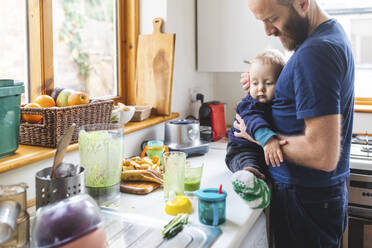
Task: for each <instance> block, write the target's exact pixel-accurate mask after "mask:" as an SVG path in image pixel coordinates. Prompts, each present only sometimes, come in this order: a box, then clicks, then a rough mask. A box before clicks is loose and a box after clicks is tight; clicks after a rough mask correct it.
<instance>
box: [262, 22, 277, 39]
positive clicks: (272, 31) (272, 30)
mask: <svg viewBox="0 0 372 248" xmlns="http://www.w3.org/2000/svg"><path fill="white" fill-rule="evenodd" d="M264 25H265V32H266V35H267V36H270V35H273V34H275V32H276V28H275V27H274V26H273V25H272V24H271V23H269V22H264Z"/></svg>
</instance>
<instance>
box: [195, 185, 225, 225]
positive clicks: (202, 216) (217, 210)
mask: <svg viewBox="0 0 372 248" xmlns="http://www.w3.org/2000/svg"><path fill="white" fill-rule="evenodd" d="M195 195H196V196H197V197H198V198H199V203H198V208H199V221H200V222H201V223H203V224H206V225H212V226H218V225H220V224H222V223H224V222H225V221H226V196H227V193H226V191H225V190H222V193H221V194H218V189H217V188H206V189H200V190H198V191H197V192H196V194H195Z"/></svg>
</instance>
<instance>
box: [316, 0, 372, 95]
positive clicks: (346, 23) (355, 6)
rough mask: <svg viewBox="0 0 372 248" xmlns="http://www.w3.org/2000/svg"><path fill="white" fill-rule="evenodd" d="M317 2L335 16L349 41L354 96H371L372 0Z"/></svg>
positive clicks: (323, 0) (324, 0)
mask: <svg viewBox="0 0 372 248" xmlns="http://www.w3.org/2000/svg"><path fill="white" fill-rule="evenodd" d="M319 4H320V5H321V6H322V7H323V8H324V9H325V10H326V11H327V12H328V14H329V15H331V16H332V17H334V18H336V19H337V20H338V21H339V22H340V23H341V25H342V26H343V28H344V29H345V31H346V33H347V35H348V36H349V39H350V41H351V45H352V49H353V54H354V60H355V97H356V98H357V100H358V99H366V98H371V97H372V46H370V44H371V43H372V32H371V26H372V1H367V0H321V1H319Z"/></svg>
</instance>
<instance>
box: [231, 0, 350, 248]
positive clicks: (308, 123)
mask: <svg viewBox="0 0 372 248" xmlns="http://www.w3.org/2000/svg"><path fill="white" fill-rule="evenodd" d="M248 6H249V8H250V10H251V11H252V12H253V14H254V15H255V16H256V18H257V19H259V20H261V21H263V23H264V28H265V31H266V34H267V35H274V36H277V37H278V38H279V39H280V41H281V43H282V44H283V46H284V47H285V48H286V49H287V50H290V51H294V54H293V55H292V57H291V58H290V60H289V61H288V63H287V64H286V66H285V67H284V69H283V71H282V72H281V74H280V77H279V78H278V81H277V85H276V88H275V98H274V101H273V106H272V115H273V120H274V125H275V127H276V129H277V131H278V132H279V133H280V134H282V136H281V139H282V140H283V141H286V142H287V144H285V142H283V144H285V145H283V146H282V150H283V153H284V157H285V161H284V162H283V163H281V165H280V167H272V166H269V172H270V175H271V177H272V178H273V197H272V203H271V220H270V222H271V225H272V231H273V235H274V243H275V248H278V247H279V248H281V247H286V248H287V247H338V246H339V243H340V239H341V236H342V233H343V232H344V230H345V226H346V220H347V219H346V208H347V189H346V183H345V181H346V178H347V177H348V176H349V156H350V144H351V133H352V120H353V105H354V61H353V57H352V52H351V45H350V43H349V41H348V40H347V37H346V35H345V33H344V31H343V29H342V27H341V26H340V24H339V23H337V21H336V20H334V19H330V18H329V17H328V16H327V15H326V14H325V13H324V12H323V11H322V10H321V8H320V7H319V6H318V5H317V3H316V1H315V0H248ZM241 82H242V84H243V86H244V88H249V77H248V75H247V74H243V75H242V80H241ZM236 118H237V121H235V122H234V127H235V128H237V129H238V130H240V132H239V133H236V134H235V136H237V137H244V138H246V139H250V140H251V139H252V138H251V137H249V135H248V134H247V133H246V132H245V124H244V121H242V119H241V118H240V117H239V116H238V115H237V116H236ZM265 149H267V148H265V147H264V150H265ZM267 152H268V154H270V152H271V151H267ZM265 154H266V151H265ZM268 159H269V160H270V162H271V164H274V163H275V161H274V158H273V157H269V158H268Z"/></svg>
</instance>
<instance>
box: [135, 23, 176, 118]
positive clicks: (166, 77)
mask: <svg viewBox="0 0 372 248" xmlns="http://www.w3.org/2000/svg"><path fill="white" fill-rule="evenodd" d="M152 24H153V27H154V30H153V33H152V34H148V35H139V37H138V50H137V67H136V100H135V101H136V105H150V106H152V107H153V113H154V114H158V115H170V113H171V108H170V107H171V100H172V81H173V64H174V47H175V39H176V34H165V33H162V31H161V28H162V25H163V20H162V19H161V18H155V19H154V20H153V21H152Z"/></svg>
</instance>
